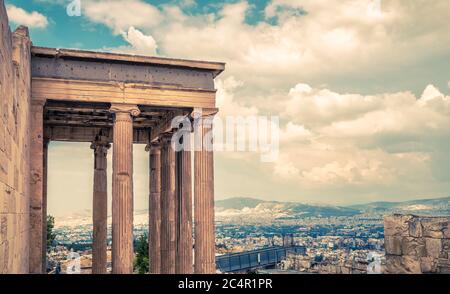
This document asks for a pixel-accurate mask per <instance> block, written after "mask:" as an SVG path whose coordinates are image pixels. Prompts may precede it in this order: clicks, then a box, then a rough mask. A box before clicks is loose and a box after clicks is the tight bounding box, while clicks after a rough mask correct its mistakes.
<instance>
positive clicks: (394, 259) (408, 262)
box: [386, 255, 422, 274]
mask: <svg viewBox="0 0 450 294" xmlns="http://www.w3.org/2000/svg"><path fill="white" fill-rule="evenodd" d="M386 273H388V274H421V273H422V270H421V266H420V259H419V258H418V257H414V256H397V255H386Z"/></svg>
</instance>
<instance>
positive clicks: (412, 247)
mask: <svg viewBox="0 0 450 294" xmlns="http://www.w3.org/2000/svg"><path fill="white" fill-rule="evenodd" d="M401 251H402V255H410V256H417V257H423V256H426V255H427V251H426V248H425V240H424V239H423V238H413V237H403V238H402V250H401Z"/></svg>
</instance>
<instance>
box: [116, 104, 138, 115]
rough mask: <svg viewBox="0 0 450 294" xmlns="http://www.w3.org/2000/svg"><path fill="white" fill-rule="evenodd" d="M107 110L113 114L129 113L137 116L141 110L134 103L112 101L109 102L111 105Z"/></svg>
mask: <svg viewBox="0 0 450 294" xmlns="http://www.w3.org/2000/svg"><path fill="white" fill-rule="evenodd" d="M109 112H112V113H114V114H122V113H124V114H129V115H131V116H139V114H141V111H140V110H139V107H137V105H135V104H117V103H113V104H111V107H110V108H109Z"/></svg>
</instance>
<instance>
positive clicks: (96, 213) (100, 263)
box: [91, 138, 110, 274]
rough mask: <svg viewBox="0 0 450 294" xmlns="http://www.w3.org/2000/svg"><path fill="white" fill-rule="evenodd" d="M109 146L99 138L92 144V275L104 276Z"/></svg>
mask: <svg viewBox="0 0 450 294" xmlns="http://www.w3.org/2000/svg"><path fill="white" fill-rule="evenodd" d="M109 147H110V144H109V143H108V142H106V140H105V139H102V138H99V139H98V140H96V141H95V142H93V143H92V145H91V149H93V150H94V193H93V194H94V195H93V209H92V219H93V231H94V232H93V235H94V236H93V243H92V273H93V274H106V262H107V261H106V251H107V233H108V231H107V230H108V227H107V226H108V196H107V175H106V168H107V158H106V156H107V154H108V149H109Z"/></svg>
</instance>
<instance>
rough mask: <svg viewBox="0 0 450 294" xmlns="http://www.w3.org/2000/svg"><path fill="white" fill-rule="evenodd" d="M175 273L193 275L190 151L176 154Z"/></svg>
mask: <svg viewBox="0 0 450 294" xmlns="http://www.w3.org/2000/svg"><path fill="white" fill-rule="evenodd" d="M177 174H178V175H177V205H176V207H177V218H176V220H177V238H176V239H177V256H176V259H177V264H176V273H178V274H192V273H193V256H192V255H193V252H192V249H193V248H192V245H193V244H192V182H191V180H192V179H191V151H190V150H189V151H185V150H182V151H179V152H177Z"/></svg>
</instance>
